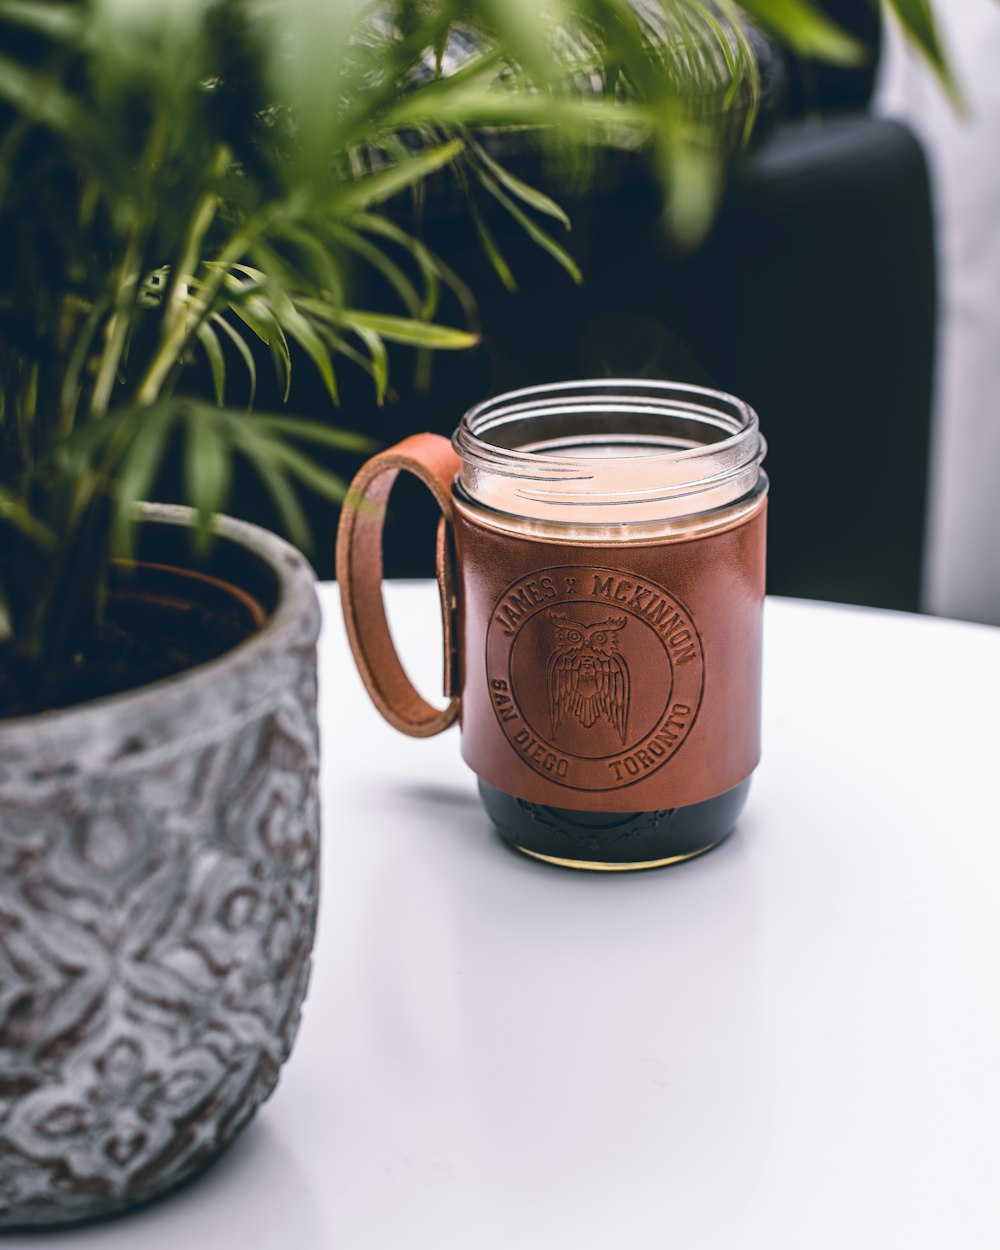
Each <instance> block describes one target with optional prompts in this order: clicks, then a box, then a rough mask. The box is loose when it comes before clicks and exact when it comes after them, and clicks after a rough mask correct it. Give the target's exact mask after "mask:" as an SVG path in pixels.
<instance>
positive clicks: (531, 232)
mask: <svg viewBox="0 0 1000 1250" xmlns="http://www.w3.org/2000/svg"><path fill="white" fill-rule="evenodd" d="M480 180H481V181H482V184H483V186H484V187H485V188H486V190H487V191H489V193H490V195H492V196H493V197H494V199H496V200H497V201H498V202H499V203H500V204H502V205H503V207H504V208H505V209H506V210H507V212H508V213H510V215H511V217H513V218H514V220H515V221H516V222H517V224H518V225H519V226H520V227H521V229H522V230H523V231H524V233H525V234H526V235H527V236H528V238H529V239H531V240H532V241H533V242H535V243H537V244H538V246H539V247H540V248H542V249H543V250H544V251H546V252H548V254H549V255H550V256H551V257H552V258H553V259H554V260H556V261H558V263H559V264H560V265H561V266H562V267H563V269H565V270H566V272H567V273H568V274H569V276H570V277H571V278H572V279H573V281H574V282H576V283H577V284H580V283H582V282H583V274H582V273H581V272H580V266H579V265H578V264H577V263H576V261H575V260H574V259H573V257H572V256H570V254H569V252H567V251H566V249H565V248H564V247H562V246H560V244H558V243H557V242H556V241H555V239H553V238H552V236H551V235H550V234H547V233H546V232H545V231H544V230H543V229H542V228H541V226H539V225H538V223H537V222H535V221H532V220H531V218H530V217H529V216H528V214H527V213H526V212H524V210H523V209H521V208H519V207H518V205H517V204H515V203H514V201H513V200H512V199H511V198H510V196H509V195H507V193H506V192H505V191H504V190H503V189H502V188H501V187H500V186H498V185H497V183H496V182H495V181H494V180H493V179H492V178H490V177H489V175H487V174H483V173H482V171H480Z"/></svg>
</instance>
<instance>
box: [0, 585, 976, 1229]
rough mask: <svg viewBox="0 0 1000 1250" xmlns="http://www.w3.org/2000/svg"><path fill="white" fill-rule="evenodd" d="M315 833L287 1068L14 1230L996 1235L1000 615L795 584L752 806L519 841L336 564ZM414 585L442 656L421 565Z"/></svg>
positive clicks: (406, 609) (774, 613) (425, 666)
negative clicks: (630, 828) (356, 607)
mask: <svg viewBox="0 0 1000 1250" xmlns="http://www.w3.org/2000/svg"><path fill="white" fill-rule="evenodd" d="M322 595H323V603H324V608H325V609H326V614H325V621H326V624H325V629H324V634H323V639H322V644H321V647H322V650H321V655H322V665H323V667H322V675H321V677H322V685H321V690H322V695H321V699H322V723H323V732H324V744H323V798H324V803H325V808H324V836H325V851H324V853H325V867H324V894H323V900H322V911H321V918H320V928H319V937H318V944H317V949H316V956H315V963H314V970H313V979H312V985H311V988H310V992H309V998H308V1000H307V1003H306V1010H305V1016H304V1021H303V1026H302V1031H301V1033H300V1036H299V1039H298V1042H297V1045H296V1050H295V1053H294V1054H293V1056H292V1058H291V1060H290V1061H289V1063H288V1066H287V1068H286V1069H285V1073H284V1076H283V1078H282V1081H281V1083H280V1085H279V1087H278V1089H277V1092H276V1093H275V1095H274V1096H273V1098H272V1099H271V1101H270V1102H269V1103H268V1104H267V1105H266V1106H265V1107H264V1108H263V1109H262V1111H261V1112H260V1114H259V1115H258V1117H257V1119H256V1121H255V1122H254V1123H253V1124H252V1125H251V1127H250V1128H249V1129H248V1130H247V1132H246V1133H245V1134H244V1136H243V1137H242V1139H241V1140H240V1141H239V1142H237V1143H236V1144H235V1145H234V1146H233V1147H232V1148H231V1149H230V1151H229V1152H228V1153H227V1154H226V1155H225V1156H224V1157H223V1158H222V1160H221V1161H220V1162H219V1163H218V1164H217V1165H216V1166H215V1167H214V1168H213V1169H212V1170H211V1171H210V1172H208V1173H207V1174H206V1175H205V1176H204V1177H203V1178H201V1179H200V1180H199V1181H198V1182H196V1183H195V1184H193V1185H191V1186H190V1187H188V1188H187V1189H185V1190H184V1191H182V1192H181V1193H179V1194H176V1195H174V1196H173V1197H171V1198H169V1199H167V1200H165V1201H163V1202H161V1203H159V1204H157V1205H155V1206H153V1207H151V1208H148V1209H147V1210H145V1211H141V1212H139V1213H137V1214H134V1215H131V1216H128V1217H125V1218H123V1219H120V1220H118V1221H115V1222H112V1223H108V1224H104V1225H98V1226H95V1227H91V1228H88V1229H83V1230H78V1231H74V1232H63V1233H59V1234H51V1233H50V1234H43V1235H41V1236H38V1235H35V1236H31V1237H13V1238H7V1239H5V1245H7V1246H24V1247H30V1248H31V1250H44V1248H45V1247H49V1246H53V1247H55V1246H60V1247H63V1246H74V1247H76V1246H79V1247H81V1248H83V1247H88V1248H89V1247H101V1248H102V1250H119V1248H120V1250H125V1248H126V1247H127V1248H128V1250H167V1248H168V1247H169V1250H178V1248H183V1247H191V1248H192V1250H201V1248H202V1247H204V1248H206V1250H230V1248H231V1250H255V1248H257V1247H261V1248H267V1250H269V1248H270V1247H276V1248H278V1247H280V1248H282V1250H285V1248H287V1250H312V1248H313V1247H336V1248H337V1250H362V1248H364V1250H369V1248H379V1250H381V1248H382V1247H386V1248H389V1250H397V1248H398V1250H422V1248H423V1247H427V1248H428V1250H430V1248H431V1247H433V1250H452V1248H454V1250H561V1248H562V1247H565V1248H566V1250H591V1248H593V1250H598V1248H600V1250H612V1248H613V1250H618V1248H619V1247H620V1248H622V1250H645V1248H646V1247H650V1248H654V1247H655V1248H656V1250H664V1248H666V1247H669V1248H671V1250H709V1248H711V1250H715V1248H716V1247H719V1248H722V1247H725V1248H726V1250H733V1248H739V1250H747V1248H755V1247H760V1248H762V1250H764V1248H766V1250H786V1248H787V1250H825V1248H827V1247H829V1248H831V1250H832V1248H834V1247H835V1248H836V1250H844V1248H845V1247H850V1248H852V1250H853V1248H857V1247H865V1248H867V1247H877V1248H878V1250H890V1248H893V1247H904V1248H905V1250H920V1248H922V1247H928V1248H929V1247H933V1248H934V1250H942V1248H944V1247H948V1248H951V1247H954V1248H956V1250H980V1248H983V1250H989V1248H992V1247H995V1246H998V1245H1000V1190H998V1186H997V1172H998V1163H1000V990H998V976H997V971H998V969H997V959H998V956H997V952H998V951H1000V838H998V835H1000V791H998V785H1000V780H998V779H1000V762H998V761H1000V729H998V717H1000V630H995V629H990V628H987V627H983V626H973V625H965V624H959V623H955V622H948V621H942V620H933V619H927V618H918V617H910V616H905V615H901V614H895V613H883V612H873V611H867V610H861V609H852V608H841V607H831V606H826V605H819V604H807V603H799V602H794V601H788V600H785V601H782V600H775V601H770V602H769V603H768V607H767V620H766V640H767V641H766V662H765V705H764V722H765V724H764V750H765V754H764V761H763V763H762V764H761V766H760V768H759V770H758V773H757V776H756V780H755V782H754V786H753V789H752V791H751V796H750V801H749V804H748V807H747V810H746V812H745V813H744V816H743V818H742V820H741V822H740V825H739V827H738V829H737V831H736V833H735V834H734V835H733V836H732V837H731V838H730V839H729V840H728V841H727V842H725V843H723V845H722V846H720V847H719V848H718V849H717V850H716V851H714V852H712V853H711V854H709V855H706V856H704V857H702V858H700V859H696V860H693V861H691V862H689V863H687V864H682V865H679V866H677V867H674V868H670V869H665V870H660V871H656V872H651V873H630V874H604V873H600V874H597V873H594V874H591V873H579V872H572V871H569V870H565V869H557V868H550V867H548V866H546V865H542V864H539V863H537V862H535V861H533V860H530V859H528V858H526V857H524V856H521V855H518V854H517V853H515V852H513V851H509V850H508V849H507V848H506V847H505V846H504V845H503V844H502V843H500V841H499V840H498V839H497V837H496V836H495V835H494V834H493V833H492V831H491V829H490V826H489V824H488V822H487V820H486V818H485V816H484V815H483V813H482V811H481V810H480V808H479V805H478V801H477V798H476V794H475V789H474V783H473V778H472V776H471V775H470V774H469V773H468V771H467V770H466V769H465V766H464V765H463V764H462V762H461V759H460V757H459V742H458V735H457V731H454V730H453V731H451V732H449V733H447V734H445V735H443V736H442V737H440V738H436V739H432V740H429V741H419V740H412V739H408V738H404V737H401V736H399V735H397V734H396V733H395V732H394V731H392V730H391V729H389V728H388V726H386V725H385V724H383V722H382V721H381V720H380V719H379V717H378V716H377V714H376V712H375V711H374V709H372V708H371V706H370V705H369V704H368V702H367V699H366V698H365V696H364V693H363V691H362V688H361V685H360V682H359V680H358V678H357V676H356V674H355V673H354V670H353V667H352V666H351V664H350V662H349V657H348V652H347V647H346V643H345V640H344V635H343V628H342V624H341V621H340V615H339V609H338V605H337V602H336V592H335V590H334V589H333V588H331V587H323V589H322ZM389 603H390V610H391V614H392V615H393V619H394V620H395V621H397V622H398V623H399V625H398V628H399V629H400V630H401V631H402V630H405V631H406V635H407V642H408V646H407V648H406V652H407V654H408V655H411V656H413V657H414V660H413V665H412V667H413V671H414V672H415V673H421V674H424V675H427V677H428V681H429V682H430V686H429V687H428V688H431V687H432V686H433V679H434V677H435V676H436V674H435V671H434V660H435V657H436V654H437V651H438V644H437V622H436V618H435V611H436V603H435V597H434V590H433V587H432V586H431V585H430V584H417V585H395V586H393V587H392V588H391V592H390V598H389Z"/></svg>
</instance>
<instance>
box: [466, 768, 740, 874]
mask: <svg viewBox="0 0 1000 1250" xmlns="http://www.w3.org/2000/svg"><path fill="white" fill-rule="evenodd" d="M749 790H750V778H749V777H747V778H745V780H743V781H741V782H740V783H739V784H738V785H736V786H733V788H732V789H731V790H726V791H725V792H724V793H723V794H719V795H716V796H715V797H714V798H711V799H705V800H704V801H703V802H701V803H692V804H690V805H688V806H686V807H672V808H665V809H663V810H662V811H657V812H586V811H583V812H581V811H571V810H569V809H568V808H564V807H545V806H543V805H542V804H540V803H529V802H528V801H527V800H526V799H517V798H515V797H514V796H513V795H511V794H507V793H506V792H505V791H503V790H498V789H497V788H496V787H495V786H491V785H490V784H489V783H488V782H485V781H482V780H480V782H479V794H480V797H481V798H482V801H483V806H484V807H485V808H486V811H487V814H488V815H489V817H490V819H491V820H492V821H493V823H494V825H496V827H497V830H498V832H499V833H500V836H501V837H502V838H503V839H504V841H505V842H509V843H510V845H511V846H513V847H515V848H516V849H517V850H519V851H523V852H524V853H525V854H527V855H531V856H532V857H533V858H535V859H541V860H544V861H546V862H547V863H552V864H557V865H559V866H560V867H565V868H583V869H590V870H592V871H598V872H608V871H611V872H614V871H618V872H621V871H630V870H637V869H644V868H661V867H666V866H667V865H668V864H676V863H680V862H682V861H683V860H686V859H691V858H693V857H694V856H695V855H701V854H703V853H704V852H705V851H710V850H711V849H712V848H713V847H714V846H718V844H719V843H720V842H721V841H722V840H723V839H724V838H725V837H726V836H727V835H728V834H730V833H731V832H732V830H733V828H734V826H735V824H736V821H737V819H738V818H739V815H740V812H742V810H743V806H744V804H745V803H746V798H747V794H748V793H749Z"/></svg>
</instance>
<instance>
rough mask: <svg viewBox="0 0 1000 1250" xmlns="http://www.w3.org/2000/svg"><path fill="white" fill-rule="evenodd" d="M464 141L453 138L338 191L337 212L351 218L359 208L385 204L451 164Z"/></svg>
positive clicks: (346, 185) (336, 198)
mask: <svg viewBox="0 0 1000 1250" xmlns="http://www.w3.org/2000/svg"><path fill="white" fill-rule="evenodd" d="M462 147H463V144H462V140H461V139H453V140H452V141H451V142H450V143H443V144H442V145H441V146H440V147H437V148H432V149H431V150H430V151H429V152H421V154H420V155H419V156H414V157H412V158H411V159H410V160H408V161H404V162H401V163H400V164H398V165H393V166H392V167H391V168H389V169H381V170H379V171H378V173H375V174H369V175H368V177H366V178H359V179H357V180H356V181H355V182H352V183H347V184H345V186H344V187H342V188H341V189H338V191H337V193H336V197H335V201H336V206H337V211H338V212H339V213H341V214H344V215H347V214H349V213H352V212H357V211H358V210H359V209H363V208H369V207H370V206H371V205H373V204H381V203H382V202H383V201H385V200H388V199H389V198H391V197H392V196H394V195H398V194H399V192H400V191H404V190H406V188H407V187H412V186H413V185H414V184H416V183H419V182H423V180H424V179H425V178H426V177H427V176H428V175H429V174H432V173H434V171H435V170H438V169H441V168H442V167H443V166H445V165H449V164H450V163H451V162H452V161H453V160H454V159H455V157H456V156H457V155H458V154H459V152H461V150H462Z"/></svg>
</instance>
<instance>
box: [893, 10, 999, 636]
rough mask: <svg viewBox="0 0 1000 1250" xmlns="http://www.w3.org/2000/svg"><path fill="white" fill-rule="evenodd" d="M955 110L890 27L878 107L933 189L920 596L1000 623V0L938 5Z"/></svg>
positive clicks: (947, 610) (928, 603) (934, 606)
mask: <svg viewBox="0 0 1000 1250" xmlns="http://www.w3.org/2000/svg"><path fill="white" fill-rule="evenodd" d="M936 10H937V14H938V20H939V22H940V23H941V27H942V33H943V35H944V38H945V42H946V44H947V46H948V50H949V52H950V55H951V58H952V62H953V65H954V68H955V71H956V74H957V76H958V78H959V80H960V82H961V83H962V86H963V89H964V91H965V94H966V97H967V101H968V112H967V115H966V116H964V117H961V116H959V115H957V114H956V113H955V111H954V110H953V109H952V108H951V107H950V106H949V105H948V103H947V101H946V100H945V99H944V97H943V96H942V94H941V92H940V90H939V89H938V88H937V85H936V84H935V83H933V82H932V81H931V76H930V74H929V73H928V72H927V70H926V68H925V66H924V65H923V63H922V62H921V61H920V60H919V59H918V58H915V57H914V56H913V55H912V54H911V53H909V52H908V50H907V49H906V47H905V46H904V44H903V41H902V40H901V39H900V38H899V35H898V32H897V31H896V30H895V28H893V27H890V29H889V31H888V37H887V39H886V41H885V47H884V49H883V56H882V59H881V71H880V76H879V83H878V90H877V93H876V97H875V107H876V108H877V110H878V112H879V113H880V114H882V115H884V116H887V117H895V118H900V119H902V120H903V121H904V122H905V123H906V124H907V125H909V126H911V127H912V128H913V130H914V132H915V133H916V134H917V135H918V136H919V139H920V141H921V143H922V144H923V146H924V148H925V150H926V152H927V155H928V160H929V164H930V169H931V179H932V187H933V193H934V222H935V241H936V246H937V258H938V273H939V282H938V301H937V314H938V334H937V354H936V362H937V368H936V372H935V377H936V381H935V387H934V404H933V412H934V425H933V438H932V443H931V458H930V473H929V482H928V490H929V510H928V527H927V544H926V547H927V549H926V559H925V563H924V588H923V597H922V604H923V607H924V608H925V610H926V611H929V612H935V613H938V614H940V615H943V616H957V617H963V618H966V619H968V620H973V621H989V622H992V623H993V624H1000V413H998V396H1000V299H998V293H1000V230H998V228H997V227H998V224H1000V160H998V151H997V148H998V140H1000V75H998V74H997V69H996V67H997V65H998V64H1000V7H998V6H997V5H996V4H994V3H992V2H991V0H962V3H961V4H939V5H937V6H936Z"/></svg>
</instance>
